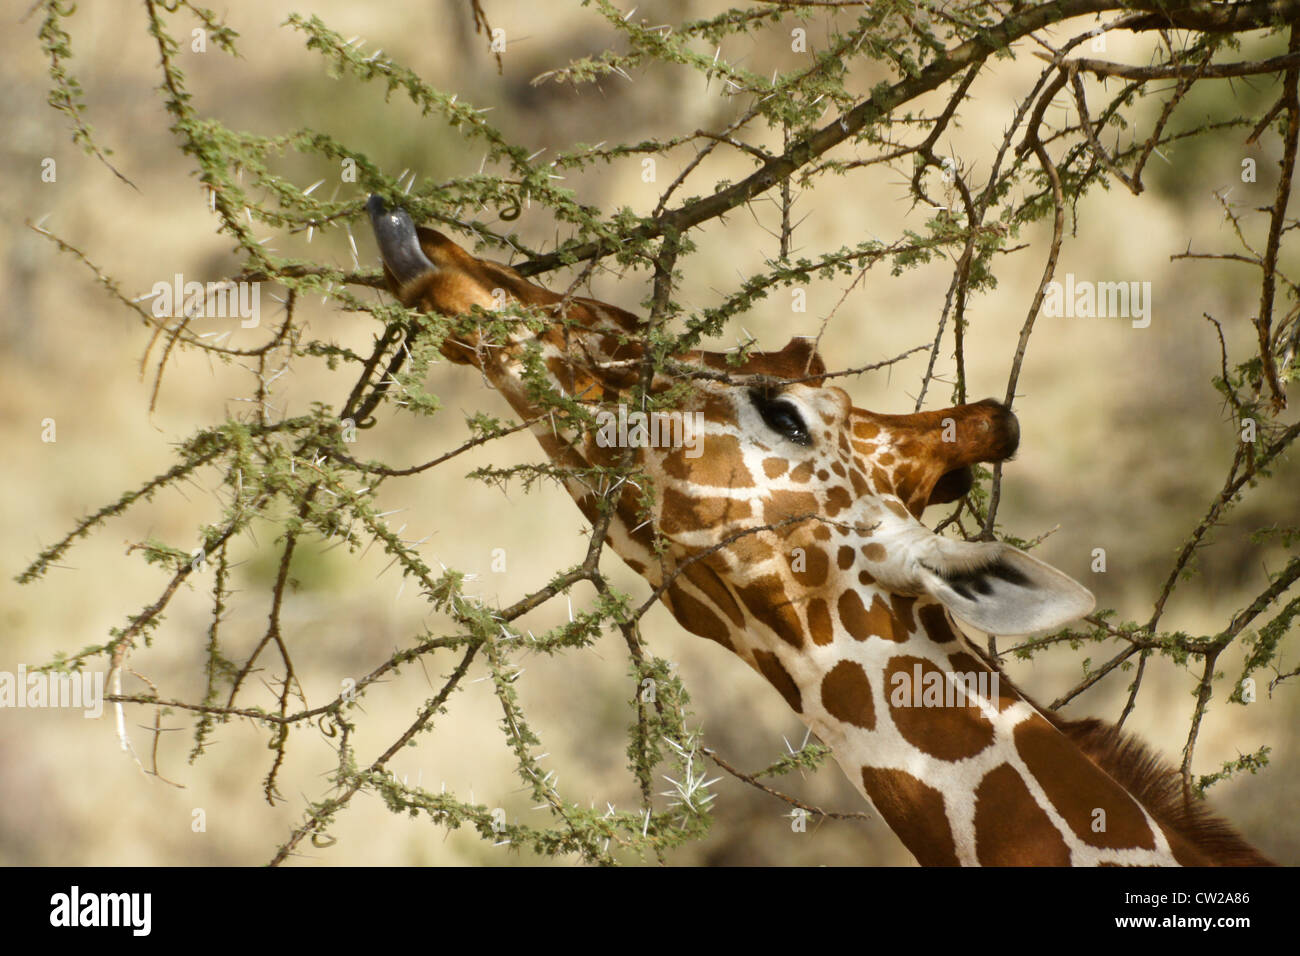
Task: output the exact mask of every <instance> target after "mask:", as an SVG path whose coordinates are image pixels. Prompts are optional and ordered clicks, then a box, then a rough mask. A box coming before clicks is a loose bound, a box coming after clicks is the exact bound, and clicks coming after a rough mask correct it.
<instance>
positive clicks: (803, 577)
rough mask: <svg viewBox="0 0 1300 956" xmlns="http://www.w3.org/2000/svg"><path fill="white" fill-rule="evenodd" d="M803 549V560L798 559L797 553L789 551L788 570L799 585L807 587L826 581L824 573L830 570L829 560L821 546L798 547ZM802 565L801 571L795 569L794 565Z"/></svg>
mask: <svg viewBox="0 0 1300 956" xmlns="http://www.w3.org/2000/svg"><path fill="white" fill-rule="evenodd" d="M800 550H802V551H803V561H802V562H801V561H799V558H798V555H796V554H794V553H793V552H791V554H790V557H789V561H790V572H791V574H793V575H794V579H795V580H796V581H798V582H799V583H800V584H801V585H803V586H804V587H808V588H815V587H820V586H821V585H822V584H824V583H826V575H827V574H828V573H829V572H830V567H831V561H830V558H828V557H827V556H826V552H825V551H823V550H822V549H821V548H813V547H806V548H802V549H800ZM796 565H802V567H803V570H802V571H796V570H795V566H796Z"/></svg>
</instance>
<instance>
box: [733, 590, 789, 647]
mask: <svg viewBox="0 0 1300 956" xmlns="http://www.w3.org/2000/svg"><path fill="white" fill-rule="evenodd" d="M736 590H737V592H738V593H739V594H740V600H741V601H743V602H744V604H745V607H747V608H749V613H751V614H753V615H754V617H756V618H757V619H758V620H759V621H761V622H762V623H763V624H766V625H767V626H768V627H770V628H771V629H772V630H773V631H774V632H775V633H776V636H777V637H779V638H781V640H783V641H785V642H786V643H787V644H789V645H790V646H791V647H802V646H803V622H802V621H800V620H799V615H798V613H796V612H795V609H794V606H793V605H792V604H791V603H790V599H789V598H788V597H787V596H786V593H785V588H784V587H783V586H782V585H781V579H780V578H778V577H776V576H775V575H767V576H765V577H761V578H759V579H758V580H757V581H755V582H754V583H753V584H748V585H746V586H744V587H740V588H737V589H736Z"/></svg>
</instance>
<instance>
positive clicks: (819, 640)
mask: <svg viewBox="0 0 1300 956" xmlns="http://www.w3.org/2000/svg"><path fill="white" fill-rule="evenodd" d="M808 632H809V634H811V635H812V639H813V643H814V644H829V643H831V642H832V641H834V640H835V626H834V625H833V624H832V623H831V611H830V608H828V607H827V606H826V602H825V601H823V600H822V599H821V598H813V599H812V600H811V601H809V602H808Z"/></svg>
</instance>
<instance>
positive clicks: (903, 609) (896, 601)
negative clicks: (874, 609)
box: [889, 594, 916, 634]
mask: <svg viewBox="0 0 1300 956" xmlns="http://www.w3.org/2000/svg"><path fill="white" fill-rule="evenodd" d="M915 603H916V598H914V597H901V596H899V595H897V594H891V595H889V604H890V606H891V607H893V609H894V617H896V618H898V623H899V624H900V625H901V626H902V627H904V628H905V629H906V630H907V633H908V634H911V633H912V632H913V631H915V630H916V619H915V618H914V617H912V605H913V604H915Z"/></svg>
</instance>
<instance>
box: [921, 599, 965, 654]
mask: <svg viewBox="0 0 1300 956" xmlns="http://www.w3.org/2000/svg"><path fill="white" fill-rule="evenodd" d="M917 616H918V617H920V619H921V626H922V627H923V628H925V632H926V633H927V634H929V635H930V640H932V641H934V642H935V643H936V644H947V643H948V642H949V641H955V640H957V635H956V634H954V633H953V632H952V628H951V627H950V626H949V625H948V615H946V614H945V613H944V612H943V605H941V604H927V605H926V606H925V607H923V608H921V610H920V611H918V612H917Z"/></svg>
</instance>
